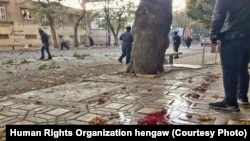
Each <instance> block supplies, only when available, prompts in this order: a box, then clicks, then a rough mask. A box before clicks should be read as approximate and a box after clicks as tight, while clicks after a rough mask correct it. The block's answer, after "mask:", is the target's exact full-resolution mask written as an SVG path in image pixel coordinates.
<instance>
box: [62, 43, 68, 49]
mask: <svg viewBox="0 0 250 141" xmlns="http://www.w3.org/2000/svg"><path fill="white" fill-rule="evenodd" d="M63 47H65V48H67V49H69V47H67V45H66V43H65V42H62V43H61V50H63Z"/></svg>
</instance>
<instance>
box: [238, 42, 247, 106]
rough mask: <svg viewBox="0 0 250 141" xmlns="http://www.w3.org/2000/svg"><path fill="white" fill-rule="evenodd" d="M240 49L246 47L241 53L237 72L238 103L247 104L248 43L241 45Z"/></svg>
mask: <svg viewBox="0 0 250 141" xmlns="http://www.w3.org/2000/svg"><path fill="white" fill-rule="evenodd" d="M243 44H244V45H242V47H246V48H245V50H244V51H243V56H242V59H241V62H240V67H239V72H238V83H239V84H238V86H239V87H238V103H240V104H249V100H248V96H247V94H248V89H249V72H248V64H249V60H250V46H249V45H250V44H249V41H248V42H247V41H246V43H243Z"/></svg>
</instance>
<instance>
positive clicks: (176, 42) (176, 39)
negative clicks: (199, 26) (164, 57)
mask: <svg viewBox="0 0 250 141" xmlns="http://www.w3.org/2000/svg"><path fill="white" fill-rule="evenodd" d="M180 44H181V37H180V36H179V35H178V32H177V31H174V36H173V47H174V52H178V51H179V47H180ZM174 58H175V59H177V58H179V56H178V54H177V55H175V57H174Z"/></svg>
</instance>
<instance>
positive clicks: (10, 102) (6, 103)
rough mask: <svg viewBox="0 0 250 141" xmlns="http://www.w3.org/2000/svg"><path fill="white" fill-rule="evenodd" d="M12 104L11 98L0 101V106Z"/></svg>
mask: <svg viewBox="0 0 250 141" xmlns="http://www.w3.org/2000/svg"><path fill="white" fill-rule="evenodd" d="M12 104H15V103H14V102H13V101H11V100H6V101H1V102H0V106H10V105H12Z"/></svg>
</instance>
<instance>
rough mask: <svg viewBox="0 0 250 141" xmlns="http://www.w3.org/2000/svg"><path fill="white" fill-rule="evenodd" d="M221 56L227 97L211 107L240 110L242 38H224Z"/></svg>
mask: <svg viewBox="0 0 250 141" xmlns="http://www.w3.org/2000/svg"><path fill="white" fill-rule="evenodd" d="M221 42H222V43H221V47H220V57H221V65H222V72H223V85H224V92H225V98H224V100H223V101H221V102H216V103H210V104H209V105H210V107H213V108H219V109H226V110H239V109H238V104H237V87H238V81H237V80H238V71H239V67H240V61H241V59H242V56H243V52H244V49H243V46H242V45H241V42H242V41H241V40H222V41H221Z"/></svg>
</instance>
